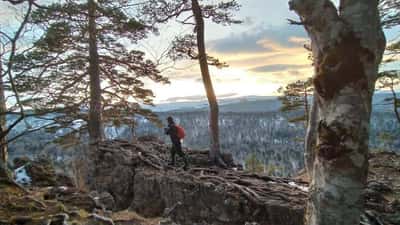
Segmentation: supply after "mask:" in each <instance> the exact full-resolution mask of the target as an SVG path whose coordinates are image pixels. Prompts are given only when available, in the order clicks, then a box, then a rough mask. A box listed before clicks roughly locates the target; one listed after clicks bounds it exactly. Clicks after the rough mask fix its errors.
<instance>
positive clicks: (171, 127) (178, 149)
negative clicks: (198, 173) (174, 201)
mask: <svg viewBox="0 0 400 225" xmlns="http://www.w3.org/2000/svg"><path fill="white" fill-rule="evenodd" d="M167 122H168V127H167V128H164V131H165V134H166V135H169V136H170V138H171V142H172V147H171V162H170V163H169V164H168V165H171V166H174V165H175V155H176V154H178V155H179V156H180V157H181V158H182V159H183V162H184V166H183V169H184V170H187V168H188V162H187V159H186V156H185V153H183V151H182V143H181V139H180V138H179V137H178V128H177V127H176V125H175V122H174V119H173V118H172V117H171V116H169V117H168V118H167Z"/></svg>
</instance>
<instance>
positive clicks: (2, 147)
mask: <svg viewBox="0 0 400 225" xmlns="http://www.w3.org/2000/svg"><path fill="white" fill-rule="evenodd" d="M1 57H2V56H0V74H1V75H2V74H3V64H2V61H1ZM6 112H7V105H6V98H5V94H4V82H3V76H0V114H1V115H0V132H3V131H4V130H6V129H7V128H6V126H7V120H6V115H5V113H6ZM0 160H1V161H2V162H3V163H4V165H7V160H8V150H7V138H6V137H4V138H2V139H0Z"/></svg>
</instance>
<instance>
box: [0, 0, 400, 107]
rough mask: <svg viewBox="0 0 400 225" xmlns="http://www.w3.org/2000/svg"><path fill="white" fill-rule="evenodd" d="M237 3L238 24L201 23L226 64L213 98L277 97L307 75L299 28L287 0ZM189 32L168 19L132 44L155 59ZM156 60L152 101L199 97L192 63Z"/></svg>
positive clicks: (0, 17) (1, 11) (7, 13)
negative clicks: (163, 80)
mask: <svg viewBox="0 0 400 225" xmlns="http://www.w3.org/2000/svg"><path fill="white" fill-rule="evenodd" d="M45 1H48V0H45ZM209 1H211V2H218V1H217V0H209ZM238 2H239V4H241V6H242V7H241V9H240V10H239V11H238V12H236V13H235V15H236V18H238V19H241V20H242V21H243V23H242V24H239V25H232V26H222V25H216V24H213V23H210V22H206V26H205V38H206V48H207V53H208V54H209V55H211V56H215V57H217V58H219V59H220V60H222V61H225V62H227V63H228V64H229V67H228V68H224V69H217V68H214V67H210V72H211V77H212V80H213V85H214V89H215V92H216V94H217V96H218V97H219V98H230V97H239V96H250V95H257V96H271V95H277V94H278V93H277V89H278V88H279V87H281V86H284V85H286V84H288V83H290V82H293V81H296V80H300V79H306V78H308V77H311V76H312V67H311V61H310V60H309V59H308V52H307V51H306V50H305V49H304V47H303V46H304V44H306V43H308V37H307V35H306V33H305V31H304V29H303V28H302V27H301V26H296V25H289V24H288V22H287V19H289V18H290V19H295V20H298V18H297V16H296V15H295V14H294V13H293V12H291V11H289V9H288V0H238ZM335 2H336V4H337V1H335ZM13 13H14V12H13V11H12V10H9V9H6V8H4V7H0V22H1V23H3V22H4V21H6V20H9V19H10V18H11V17H12V15H13ZM192 30H193V27H192V26H190V25H186V26H181V25H178V24H176V23H173V22H171V23H168V24H165V25H162V26H161V27H160V34H159V35H157V36H151V37H150V38H148V39H146V40H143V41H142V42H140V44H139V46H133V48H139V49H142V50H144V51H145V52H146V54H147V57H148V58H149V59H158V58H159V57H160V56H161V55H162V53H163V52H164V51H165V50H166V49H167V48H168V47H169V43H170V42H171V40H173V38H174V37H175V36H176V35H180V34H183V33H188V32H189V33H190V32H191V31H192ZM385 34H386V37H387V40H388V41H390V40H392V39H394V38H395V37H396V35H399V34H400V29H393V30H386V31H385ZM161 62H163V63H162V64H161V65H160V70H161V71H162V74H163V75H164V76H166V77H168V78H169V79H170V81H171V84H167V85H161V84H154V83H152V82H149V81H147V82H146V87H147V88H150V89H152V90H153V92H154V94H155V96H156V97H155V103H164V102H171V101H196V100H203V99H205V90H204V86H203V83H202V80H201V74H200V69H199V65H198V62H197V61H180V62H172V61H171V60H169V59H166V58H163V59H162V60H161Z"/></svg>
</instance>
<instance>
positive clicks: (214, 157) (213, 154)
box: [192, 0, 220, 163]
mask: <svg viewBox="0 0 400 225" xmlns="http://www.w3.org/2000/svg"><path fill="white" fill-rule="evenodd" d="M192 11H193V15H194V18H195V22H196V35H197V48H198V52H199V53H198V54H199V64H200V70H201V76H202V78H203V83H204V87H205V90H206V94H207V99H208V104H209V105H210V124H209V129H210V137H211V151H210V159H211V161H213V162H215V163H218V160H219V158H220V145H219V125H218V114H219V109H218V102H217V97H216V95H215V92H214V88H213V84H212V81H211V77H210V71H209V69H208V63H207V53H206V48H205V41H204V19H203V15H202V11H201V8H200V5H199V2H198V0H192Z"/></svg>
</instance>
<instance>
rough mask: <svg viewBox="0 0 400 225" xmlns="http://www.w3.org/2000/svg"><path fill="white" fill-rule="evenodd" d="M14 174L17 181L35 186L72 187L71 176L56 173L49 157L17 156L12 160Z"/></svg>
mask: <svg viewBox="0 0 400 225" xmlns="http://www.w3.org/2000/svg"><path fill="white" fill-rule="evenodd" d="M13 164H14V167H15V170H14V176H15V179H16V181H17V182H18V183H20V184H22V185H31V186H36V187H48V186H67V187H73V186H74V183H73V181H72V178H70V177H69V176H67V175H65V174H58V173H56V171H55V169H54V166H53V163H52V162H51V160H50V159H46V158H38V159H35V160H31V159H29V158H28V157H19V158H15V159H14V160H13Z"/></svg>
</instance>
